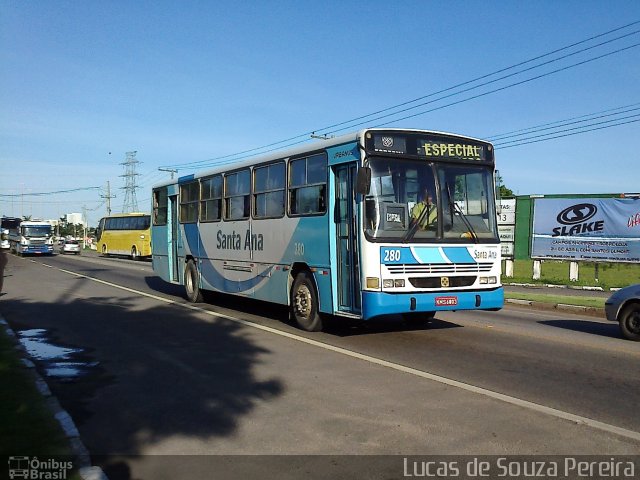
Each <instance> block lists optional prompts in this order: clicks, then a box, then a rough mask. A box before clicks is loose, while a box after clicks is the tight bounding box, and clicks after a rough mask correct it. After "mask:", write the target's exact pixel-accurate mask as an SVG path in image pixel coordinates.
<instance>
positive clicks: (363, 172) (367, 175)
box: [356, 167, 371, 195]
mask: <svg viewBox="0 0 640 480" xmlns="http://www.w3.org/2000/svg"><path fill="white" fill-rule="evenodd" d="M370 188H371V168H369V167H360V168H359V169H358V174H357V176H356V193H359V194H360V195H367V194H368V193H369V189H370Z"/></svg>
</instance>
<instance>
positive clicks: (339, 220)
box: [334, 164, 361, 314]
mask: <svg viewBox="0 0 640 480" xmlns="http://www.w3.org/2000/svg"><path fill="white" fill-rule="evenodd" d="M334 168H335V175H336V208H335V211H334V222H335V223H336V235H337V238H336V243H337V245H336V246H337V252H336V253H337V261H338V310H340V311H343V312H348V313H354V314H357V313H360V308H361V306H360V304H361V302H360V268H359V264H358V259H359V252H358V244H357V225H358V223H357V218H356V213H357V209H356V198H355V195H356V194H355V189H354V182H355V178H356V166H355V165H354V164H348V165H338V166H336V167H334Z"/></svg>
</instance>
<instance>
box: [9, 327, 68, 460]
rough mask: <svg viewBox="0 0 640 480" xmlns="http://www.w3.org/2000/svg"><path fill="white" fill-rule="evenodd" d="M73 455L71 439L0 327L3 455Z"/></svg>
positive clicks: (41, 456) (10, 340)
mask: <svg viewBox="0 0 640 480" xmlns="http://www.w3.org/2000/svg"><path fill="white" fill-rule="evenodd" d="M10 455H16V456H38V457H39V458H41V459H42V458H43V457H44V456H72V455H73V453H72V451H71V449H70V447H69V442H68V441H67V439H66V437H65V436H64V434H63V432H62V429H61V427H60V425H59V424H58V422H57V421H56V420H55V418H54V417H53V414H52V412H51V410H49V408H48V407H47V405H46V403H45V399H44V398H43V397H42V395H41V394H40V392H38V390H37V389H36V387H35V385H34V382H33V379H32V378H31V375H29V372H28V371H27V370H26V368H25V367H24V366H23V365H22V363H21V362H20V360H19V354H18V352H17V351H16V350H15V348H14V343H13V341H12V339H11V338H9V337H8V336H7V334H6V333H5V332H4V329H0V457H2V456H10Z"/></svg>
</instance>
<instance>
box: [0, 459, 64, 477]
mask: <svg viewBox="0 0 640 480" xmlns="http://www.w3.org/2000/svg"><path fill="white" fill-rule="evenodd" d="M8 463H9V478H11V479H12V480H13V479H14V478H25V479H33V480H66V478H67V473H68V472H70V471H71V469H72V468H73V462H64V461H60V460H55V459H53V458H48V459H46V460H38V457H33V458H31V457H17V456H16V457H9V462H8Z"/></svg>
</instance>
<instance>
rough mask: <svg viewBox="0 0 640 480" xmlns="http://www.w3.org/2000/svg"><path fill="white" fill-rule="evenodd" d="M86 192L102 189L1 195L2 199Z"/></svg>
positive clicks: (85, 188) (90, 188)
mask: <svg viewBox="0 0 640 480" xmlns="http://www.w3.org/2000/svg"><path fill="white" fill-rule="evenodd" d="M86 190H100V187H83V188H72V189H70V190H56V191H55V192H38V193H0V197H27V196H31V197H37V196H42V195H55V194H56V193H73V192H83V191H86Z"/></svg>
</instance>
